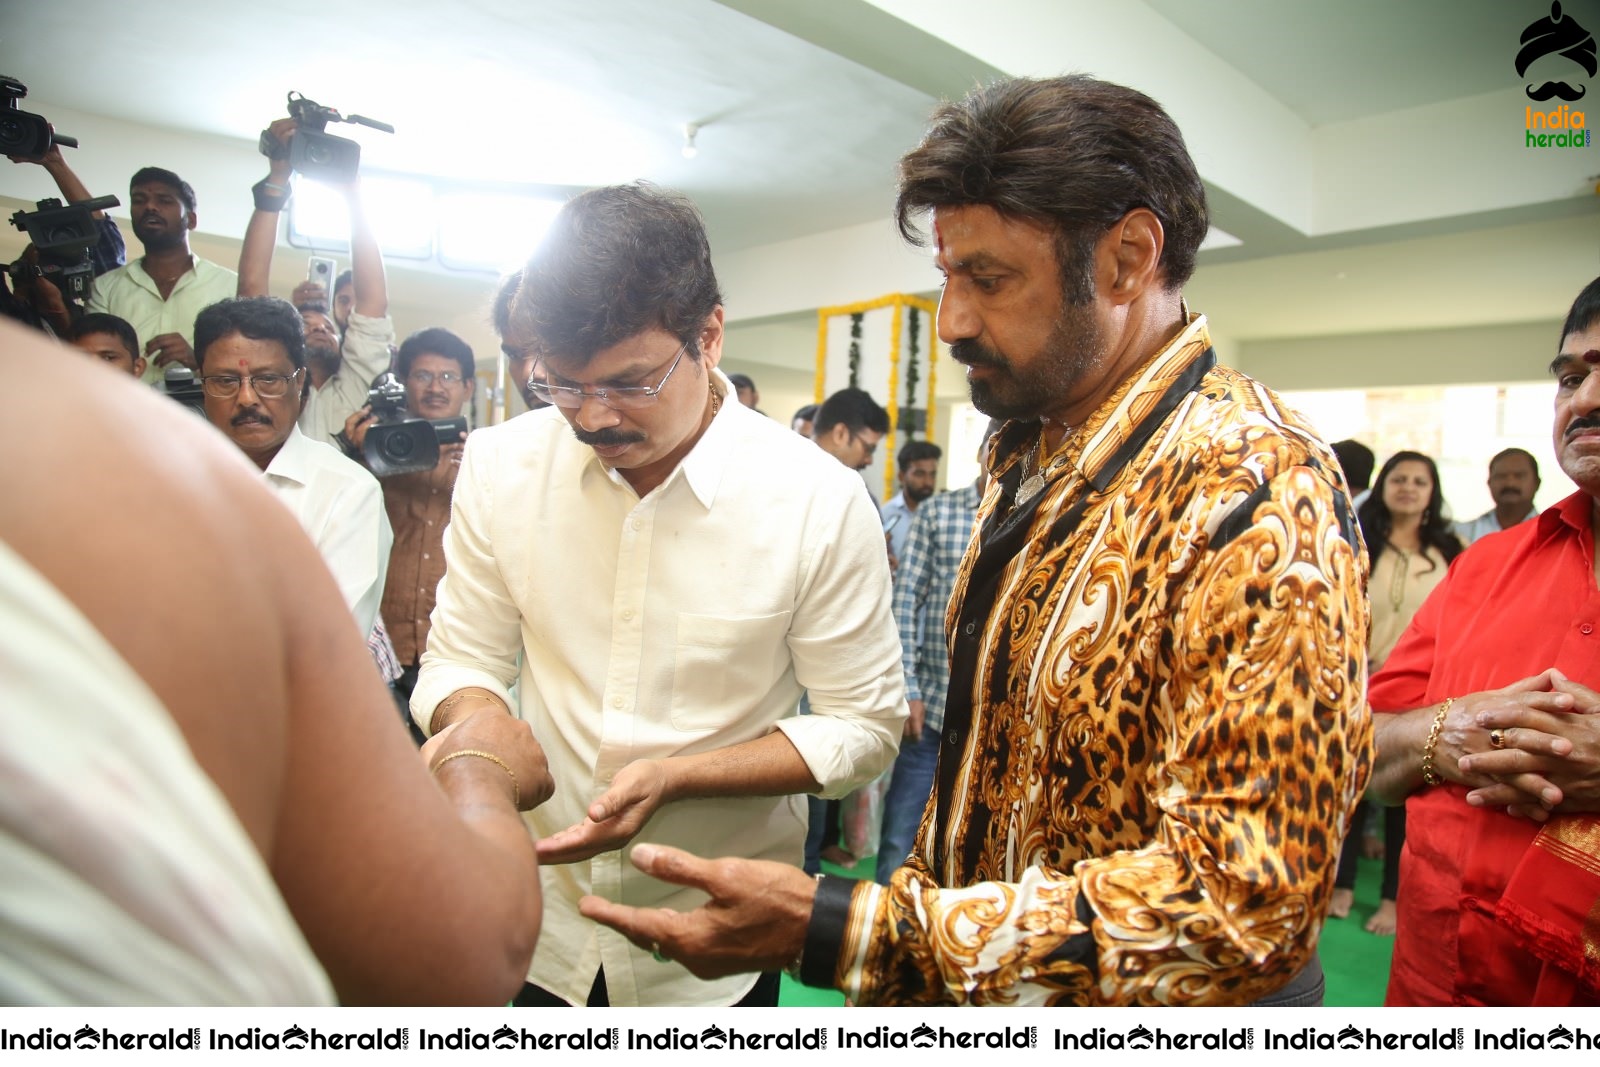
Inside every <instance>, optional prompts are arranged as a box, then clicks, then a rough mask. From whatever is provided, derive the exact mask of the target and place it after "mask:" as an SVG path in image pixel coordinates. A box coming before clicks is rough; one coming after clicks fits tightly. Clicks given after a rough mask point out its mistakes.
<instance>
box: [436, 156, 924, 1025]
mask: <svg viewBox="0 0 1600 1067" xmlns="http://www.w3.org/2000/svg"><path fill="white" fill-rule="evenodd" d="M508 321H509V332H508V334H507V337H506V341H507V343H508V344H509V345H511V346H512V348H513V350H515V351H524V352H526V351H531V352H536V353H537V354H538V357H537V359H538V362H539V363H540V364H542V365H543V367H544V370H545V378H544V380H543V381H536V384H535V385H534V389H535V390H536V391H537V392H538V393H539V394H540V395H541V397H542V398H543V399H544V400H546V401H548V402H550V404H551V405H552V408H550V409H545V410H542V411H534V412H530V413H528V414H525V415H521V416H518V417H517V418H514V419H510V420H508V421H506V422H504V423H501V424H500V425H497V426H490V427H486V428H484V429H481V430H479V431H477V432H476V433H474V434H473V435H472V436H471V437H469V438H468V439H467V444H466V449H465V452H464V453H463V455H462V460H461V470H460V473H459V474H458V475H457V477H456V489H455V499H454V501H453V503H452V506H451V516H450V526H449V528H448V529H447V530H446V532H445V542H444V545H445V574H444V580H443V581H442V582H440V584H439V591H438V606H437V607H436V608H435V609H434V612H433V619H432V628H431V630H430V631H429V634H428V647H427V651H426V652H425V653H424V654H423V657H422V671H421V675H420V677H419V678H418V680H417V685H416V689H415V690H414V691H413V693H412V697H411V710H412V715H413V717H414V718H415V720H416V723H417V725H418V726H419V727H421V728H422V729H423V730H424V731H426V732H427V733H430V734H433V733H437V732H438V731H440V730H442V729H445V728H447V727H448V726H449V725H450V724H451V723H453V722H455V721H456V720H457V719H458V718H460V717H461V716H463V715H470V714H473V713H475V712H484V711H487V712H492V713H496V714H510V715H515V716H516V717H518V718H521V719H523V720H525V721H527V722H528V723H530V724H531V725H532V726H533V732H534V736H535V737H536V738H538V739H539V741H540V743H541V744H543V745H544V746H545V750H546V753H547V754H548V756H549V759H550V768H551V773H552V775H553V776H554V777H555V780H556V794H555V797H554V798H553V799H552V800H551V801H550V802H549V803H547V804H545V805H543V806H542V807H541V808H540V809H538V811H537V812H535V813H532V814H530V816H529V818H528V820H527V821H528V827H529V830H530V832H532V833H533V834H534V835H535V836H537V837H538V838H539V858H540V860H541V861H542V863H543V865H544V866H543V876H544V887H545V894H544V907H545V912H544V927H543V929H542V930H541V932H540V936H539V949H538V951H537V952H536V953H535V955H534V958H533V964H532V966H531V968H530V970H529V972H528V983H529V984H528V985H527V987H525V988H524V990H523V992H522V994H521V995H520V996H519V997H517V1003H518V1004H526V1005H547V1006H554V1005H566V1004H576V1005H585V1004H588V1005H604V1004H618V1005H641V1004H642V1005H673V1004H702V1005H708V1006H723V1005H731V1004H735V1003H738V1004H749V1005H774V1004H776V1003H777V995H778V970H779V968H778V967H768V968H765V971H766V973H765V974H763V975H762V976H761V977H760V978H757V977H755V976H737V975H735V976H730V977H722V978H719V979H717V980H714V981H700V980H697V979H696V978H695V977H694V976H693V975H691V974H690V973H689V972H688V971H686V970H685V969H684V968H683V967H682V966H680V965H678V964H676V963H673V962H671V961H670V960H668V959H667V958H666V957H665V956H664V955H663V954H661V953H653V952H652V951H651V949H650V946H649V944H648V943H645V945H644V946H643V947H642V948H636V947H634V946H632V945H630V944H628V942H627V941H625V940H624V939H623V938H621V937H619V936H617V935H616V934H615V933H613V932H612V931H610V930H607V929H604V928H602V927H600V926H597V925H596V924H594V923H592V922H589V921H588V920H586V919H584V918H583V917H582V916H581V915H579V913H578V900H579V899H580V898H581V897H583V896H584V895H585V894H587V893H601V894H604V895H606V896H607V897H610V898H611V899H614V900H621V901H625V902H627V903H630V904H637V905H640V906H643V907H660V906H671V905H676V906H678V907H683V906H686V905H687V904H689V903H690V902H691V901H692V900H693V899H695V898H694V897H693V896H692V894H690V893H687V892H685V891H684V890H681V889H679V888H678V887H676V886H666V885H662V884H660V883H658V882H654V881H652V880H651V879H648V878H644V877H642V876H640V875H639V874H638V873H637V872H635V871H634V870H632V869H631V868H630V867H629V865H628V864H627V863H626V862H625V860H624V858H623V855H622V851H621V850H623V849H624V848H625V847H626V846H628V844H629V843H630V842H633V841H648V842H657V843H665V844H672V845H677V846H679V847H688V848H694V849H697V850H701V851H706V850H710V849H712V848H715V849H717V850H719V851H730V852H732V853H734V854H735V855H740V856H747V857H759V858H762V859H767V860H772V861H776V862H774V864H773V865H774V866H785V865H787V869H791V870H796V871H798V869H799V864H800V860H801V851H802V844H803V841H804V837H805V829H806V822H805V801H804V798H803V797H802V796H799V795H796V794H802V793H816V792H821V793H824V794H825V795H830V796H841V795H843V794H845V793H847V792H849V791H850V790H851V789H853V788H855V787H857V786H859V785H861V784H863V783H865V782H868V781H871V780H872V779H873V778H875V777H877V776H878V775H879V774H880V773H881V772H882V771H883V770H884V768H886V767H887V766H888V765H889V762H890V760H892V759H893V758H894V752H895V741H896V738H897V737H898V736H899V733H900V729H901V722H902V720H903V719H904V718H905V714H906V704H905V697H904V687H903V685H902V683H901V672H900V649H899V642H898V640H897V639H896V637H895V631H894V623H893V621H892V620H891V618H890V616H889V569H888V568H887V567H886V566H884V563H883V534H882V532H881V531H880V529H879V527H878V516H877V512H876V510H875V509H874V508H873V506H872V501H871V499H870V498H869V497H868V495H867V494H866V493H865V492H864V491H863V488H862V484H861V479H860V478H859V477H858V476H857V475H855V474H854V473H852V472H850V471H848V470H846V469H845V468H844V467H841V466H840V465H839V464H838V463H835V462H834V461H833V460H832V459H830V458H829V457H828V456H826V455H824V454H823V453H822V451H821V450H820V449H818V448H816V447H815V446H813V445H812V444H811V442H809V441H806V440H802V439H801V438H800V437H799V436H798V435H796V434H794V433H792V432H791V431H789V430H788V429H786V428H785V427H783V426H782V425H781V424H779V423H776V422H774V421H773V420H771V419H769V418H766V417H765V416H763V415H760V414H758V413H757V412H755V411H753V410H751V409H750V408H747V407H745V406H744V405H742V404H740V403H739V402H738V401H737V400H736V399H735V398H734V394H733V385H732V383H731V382H729V380H728V379H727V377H726V376H724V375H723V374H722V373H721V372H720V371H718V369H717V364H718V363H719V362H720V360H721V358H722V345H723V311H722V297H721V293H720V290H719V286H718V283H717V278H716V273H715V271H714V270H713V269H712V265H711V251H710V245H709V242H708V241H707V238H706V234H705V229H704V224H703V223H702V222H701V219H700V215H699V212H698V211H696V210H695V208H694V206H693V205H692V204H691V203H690V202H689V201H688V200H686V199H685V198H683V197H681V196H677V195H674V194H670V193H667V192H664V191H662V190H659V189H656V188H654V187H652V186H649V185H646V184H638V185H629V186H616V187H610V188H602V189H594V190H590V191H589V192H586V193H584V194H582V195H581V196H578V197H576V198H574V199H573V200H571V201H569V202H568V203H567V205H566V206H565V207H564V208H562V210H561V213H560V214H559V215H558V216H557V217H556V220H555V222H554V224H553V225H552V227H551V229H550V231H549V232H548V234H547V235H546V237H545V238H544V241H543V242H542V243H541V244H540V246H539V249H538V251H537V252H535V253H534V255H533V257H532V258H531V259H530V260H529V261H528V264H527V266H526V268H525V269H524V271H523V280H522V284H521V286H520V288H519V289H518V290H517V291H516V294H515V296H514V298H513V299H512V301H511V304H510V313H509V316H508ZM774 472H781V477H774ZM513 683H516V684H517V695H516V696H515V697H513V696H512V694H511V686H512V684H513ZM802 691H805V692H808V693H809V694H810V699H811V712H812V713H811V714H810V715H807V716H804V717H800V716H796V715H795V714H794V712H795V705H796V703H797V702H798V700H799V698H800V694H801V692H802Z"/></svg>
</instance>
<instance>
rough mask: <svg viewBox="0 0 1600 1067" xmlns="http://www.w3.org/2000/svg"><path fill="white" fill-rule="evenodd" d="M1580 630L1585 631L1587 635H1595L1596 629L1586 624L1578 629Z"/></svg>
mask: <svg viewBox="0 0 1600 1067" xmlns="http://www.w3.org/2000/svg"><path fill="white" fill-rule="evenodd" d="M1578 629H1579V630H1581V631H1583V632H1584V633H1586V634H1592V633H1594V627H1593V626H1591V625H1590V624H1589V623H1584V624H1583V625H1582V626H1580V627H1578Z"/></svg>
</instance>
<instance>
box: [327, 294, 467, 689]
mask: <svg viewBox="0 0 1600 1067" xmlns="http://www.w3.org/2000/svg"><path fill="white" fill-rule="evenodd" d="M476 371H477V364H476V361H475V360H474V359H473V358H472V346H470V345H468V344H467V343H466V342H465V341H463V340H462V339H461V338H459V337H457V336H456V335H455V334H453V333H451V332H450V331H449V330H446V329H443V328H441V327H438V326H435V327H431V328H429V329H426V330H418V331H417V332H416V333H414V334H412V335H411V336H410V337H407V338H406V339H405V340H404V341H402V342H400V352H399V354H398V355H397V356H396V357H395V374H396V376H397V377H398V378H399V379H400V381H401V382H402V383H403V384H404V385H405V389H406V412H407V414H408V415H410V416H411V417H413V418H418V419H453V418H455V417H456V416H458V415H460V414H461V412H462V410H463V409H464V408H465V407H466V406H467V402H468V401H469V400H471V399H472V394H473V391H474V390H475V389H476V387H477V380H476V379H475V378H474V374H475V373H476ZM371 425H372V410H371V408H370V407H363V408H362V409H361V410H360V411H358V412H356V413H355V414H354V415H351V416H350V418H349V419H348V420H347V421H346V422H345V438H346V440H348V441H349V442H350V445H351V448H352V449H353V450H354V454H355V456H356V457H360V455H361V448H362V446H363V444H365V442H366V436H367V430H368V429H369V428H370V426H371ZM461 439H462V441H465V440H466V435H465V434H462V435H461ZM460 467H461V444H460V443H459V442H458V443H455V444H448V445H442V446H441V447H440V449H439V462H438V463H436V464H435V465H434V467H433V469H432V470H426V471H412V472H409V473H406V474H391V475H389V476H388V477H386V478H383V479H381V484H382V485H383V505H384V508H385V510H387V511H388V513H389V524H390V526H391V527H392V528H393V529H394V549H393V550H392V551H391V552H390V554H389V577H388V580H387V581H386V582H385V583H384V587H383V619H384V626H385V629H386V630H387V631H388V633H389V637H390V639H391V640H392V641H393V643H394V651H395V657H396V661H397V662H398V664H399V666H400V677H399V678H398V679H397V680H396V681H395V688H396V689H397V690H398V691H399V692H400V693H401V695H403V696H404V697H406V698H408V699H409V698H410V696H411V690H412V689H413V688H414V687H415V686H416V683H417V670H418V665H419V661H420V660H421V659H422V650H423V649H424V648H426V647H427V646H428V618H429V616H431V615H432V614H433V605H434V593H435V591H436V590H437V589H438V586H439V579H441V578H443V577H444V528H445V526H446V525H448V523H449V521H450V495H451V493H452V492H453V491H454V490H455V485H456V471H457V470H459V469H460Z"/></svg>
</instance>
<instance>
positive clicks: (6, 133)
mask: <svg viewBox="0 0 1600 1067" xmlns="http://www.w3.org/2000/svg"><path fill="white" fill-rule="evenodd" d="M27 133H28V131H27V128H26V127H25V126H24V125H23V124H22V123H21V122H20V121H18V120H17V119H14V118H11V117H9V116H7V117H6V118H0V149H4V150H5V151H7V152H12V151H15V150H16V149H17V148H19V147H21V146H22V144H23V142H24V141H26V140H27Z"/></svg>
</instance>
